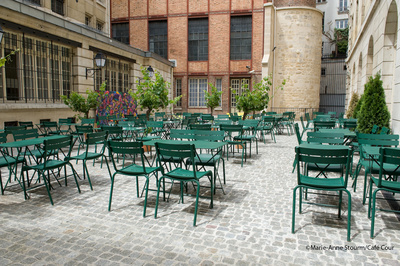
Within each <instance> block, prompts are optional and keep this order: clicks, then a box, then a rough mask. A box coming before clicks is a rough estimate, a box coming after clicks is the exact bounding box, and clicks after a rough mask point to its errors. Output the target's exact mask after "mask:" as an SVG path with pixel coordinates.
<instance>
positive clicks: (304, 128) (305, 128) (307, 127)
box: [300, 116, 314, 136]
mask: <svg viewBox="0 0 400 266" xmlns="http://www.w3.org/2000/svg"><path fill="white" fill-rule="evenodd" d="M300 122H301V126H302V127H303V130H302V132H301V136H303V135H304V133H305V132H307V130H314V126H312V127H311V126H310V124H309V123H308V122H307V125H305V124H304V119H303V117H302V116H300Z"/></svg>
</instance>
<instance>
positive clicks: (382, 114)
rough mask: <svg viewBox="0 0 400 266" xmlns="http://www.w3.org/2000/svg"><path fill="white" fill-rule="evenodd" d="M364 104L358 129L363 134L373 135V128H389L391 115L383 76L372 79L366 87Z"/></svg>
mask: <svg viewBox="0 0 400 266" xmlns="http://www.w3.org/2000/svg"><path fill="white" fill-rule="evenodd" d="M363 98H364V99H363V103H362V105H361V109H360V112H359V114H358V117H357V119H358V121H357V129H358V131H359V132H361V133H371V130H372V127H373V126H374V125H378V126H379V127H380V128H382V127H387V128H388V127H389V120H390V113H389V110H388V107H387V105H386V100H385V91H384V89H383V86H382V80H381V75H380V74H379V73H378V74H376V75H375V77H370V78H369V80H368V82H367V83H366V84H365V86H364V95H363Z"/></svg>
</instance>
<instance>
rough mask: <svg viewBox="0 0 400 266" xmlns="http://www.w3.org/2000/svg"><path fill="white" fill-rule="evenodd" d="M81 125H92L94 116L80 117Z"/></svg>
mask: <svg viewBox="0 0 400 266" xmlns="http://www.w3.org/2000/svg"><path fill="white" fill-rule="evenodd" d="M81 125H94V118H82V120H81Z"/></svg>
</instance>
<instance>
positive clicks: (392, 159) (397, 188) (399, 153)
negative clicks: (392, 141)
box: [368, 147, 400, 238]
mask: <svg viewBox="0 0 400 266" xmlns="http://www.w3.org/2000/svg"><path fill="white" fill-rule="evenodd" d="M379 154H380V155H379V177H378V178H376V177H374V176H372V175H371V178H370V181H369V201H368V218H371V238H374V228H375V212H376V199H377V197H376V196H377V193H378V191H381V190H382V191H387V192H390V193H393V194H396V193H400V183H399V182H398V180H397V178H398V176H400V149H398V148H385V147H382V148H380V151H379ZM374 185H375V186H376V189H375V190H373V186H374ZM379 210H381V211H388V212H395V213H400V211H399V210H393V209H390V210H387V209H379Z"/></svg>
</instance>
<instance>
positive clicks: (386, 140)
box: [357, 132, 399, 147]
mask: <svg viewBox="0 0 400 266" xmlns="http://www.w3.org/2000/svg"><path fill="white" fill-rule="evenodd" d="M357 140H358V143H359V144H360V145H370V146H377V147H383V146H386V147H390V146H392V147H393V146H394V147H397V146H398V145H399V135H381V134H364V133H358V132H357Z"/></svg>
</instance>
